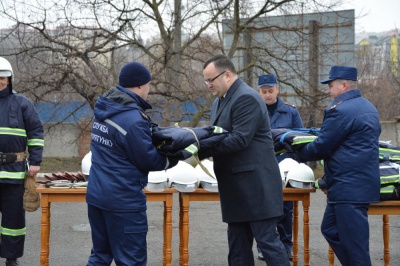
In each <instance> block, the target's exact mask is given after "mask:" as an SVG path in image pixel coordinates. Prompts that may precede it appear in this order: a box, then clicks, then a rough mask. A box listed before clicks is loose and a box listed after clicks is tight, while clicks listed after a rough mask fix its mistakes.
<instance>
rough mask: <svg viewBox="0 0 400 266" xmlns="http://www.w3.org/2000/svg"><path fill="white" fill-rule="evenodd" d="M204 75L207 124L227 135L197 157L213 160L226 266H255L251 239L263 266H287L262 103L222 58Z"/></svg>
mask: <svg viewBox="0 0 400 266" xmlns="http://www.w3.org/2000/svg"><path fill="white" fill-rule="evenodd" d="M203 76H204V79H205V82H206V84H207V85H208V88H209V89H210V90H211V92H212V94H213V95H214V96H216V97H217V98H216V99H215V101H214V102H213V105H212V110H211V124H212V125H217V126H220V127H222V128H224V129H226V130H227V131H228V132H229V133H228V136H227V137H226V138H224V140H223V141H221V142H220V143H218V144H217V145H216V146H215V147H214V148H213V149H212V150H210V151H209V152H207V154H206V152H202V151H201V149H200V153H199V156H200V158H205V157H208V156H212V157H213V161H214V172H215V174H216V177H217V180H218V189H219V194H220V199H221V210H222V219H223V221H224V222H226V223H227V224H228V243H229V255H228V262H229V265H234V266H238V265H244V266H249V265H254V257H253V251H252V246H253V241H254V239H255V240H256V241H257V243H258V244H259V246H260V249H261V251H262V253H263V255H264V258H265V260H266V262H267V264H268V265H274V266H281V265H282V266H283V265H285V266H288V265H290V263H289V258H288V255H287V253H286V251H285V247H284V246H283V244H282V242H281V241H280V239H279V234H278V233H277V230H276V225H277V222H278V221H279V219H280V216H281V215H282V214H283V207H282V203H283V193H282V181H281V177H280V172H279V167H278V163H277V161H276V158H275V154H274V146H273V140H272V136H271V128H270V123H269V118H268V111H267V108H266V106H265V103H264V102H263V100H262V98H261V97H260V95H259V94H258V93H257V91H255V90H254V89H252V88H251V87H250V86H248V85H247V84H246V83H244V82H243V81H242V80H241V79H240V78H239V77H238V75H237V72H236V69H235V66H234V65H233V63H232V61H231V60H230V59H229V58H227V57H226V56H225V55H216V56H214V57H212V58H210V59H209V60H208V61H207V62H206V63H205V64H204V67H203ZM218 105H219V106H218Z"/></svg>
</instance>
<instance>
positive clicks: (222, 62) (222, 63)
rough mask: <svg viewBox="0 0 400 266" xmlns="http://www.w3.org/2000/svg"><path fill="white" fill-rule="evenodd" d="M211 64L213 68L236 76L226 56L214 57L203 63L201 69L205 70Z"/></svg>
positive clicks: (233, 67)
mask: <svg viewBox="0 0 400 266" xmlns="http://www.w3.org/2000/svg"><path fill="white" fill-rule="evenodd" d="M211 63H214V65H215V67H216V68H217V69H219V70H221V71H223V70H229V71H230V72H231V73H233V74H237V72H236V68H235V66H234V65H233V63H232V61H231V60H230V59H229V58H228V57H227V56H226V55H223V54H218V55H214V56H213V57H211V58H210V59H208V60H207V61H206V62H205V63H204V66H203V69H205V68H206V67H207V66H208V65H209V64H211Z"/></svg>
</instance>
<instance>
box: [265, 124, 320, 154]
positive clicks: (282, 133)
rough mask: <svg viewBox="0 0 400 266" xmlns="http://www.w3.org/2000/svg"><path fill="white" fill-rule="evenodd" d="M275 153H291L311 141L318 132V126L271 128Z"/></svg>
mask: <svg viewBox="0 0 400 266" xmlns="http://www.w3.org/2000/svg"><path fill="white" fill-rule="evenodd" d="M271 133H272V139H273V140H274V150H275V155H279V154H282V153H286V152H289V153H293V152H295V151H296V150H300V149H301V148H302V147H304V145H306V144H308V143H310V142H313V141H314V140H315V139H316V138H317V137H318V134H319V128H294V129H287V128H277V129H271Z"/></svg>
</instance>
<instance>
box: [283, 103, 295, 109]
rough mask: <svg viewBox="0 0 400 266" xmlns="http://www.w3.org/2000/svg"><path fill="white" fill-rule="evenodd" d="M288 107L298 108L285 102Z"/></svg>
mask: <svg viewBox="0 0 400 266" xmlns="http://www.w3.org/2000/svg"><path fill="white" fill-rule="evenodd" d="M284 103H285V104H286V105H289V106H290V107H293V108H296V106H295V105H294V104H290V103H288V102H284Z"/></svg>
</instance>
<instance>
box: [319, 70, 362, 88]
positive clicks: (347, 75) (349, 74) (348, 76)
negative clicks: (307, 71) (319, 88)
mask: <svg viewBox="0 0 400 266" xmlns="http://www.w3.org/2000/svg"><path fill="white" fill-rule="evenodd" d="M336 79H344V80H355V81H357V68H355V67H344V66H332V67H331V71H329V78H328V79H326V80H323V81H321V83H322V84H328V83H329V82H331V81H332V80H336Z"/></svg>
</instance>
